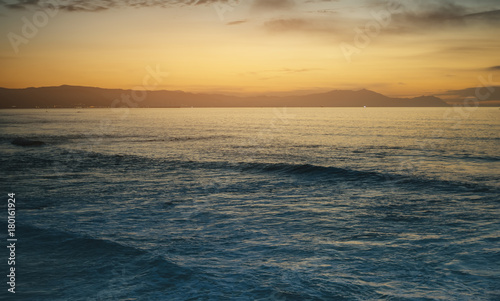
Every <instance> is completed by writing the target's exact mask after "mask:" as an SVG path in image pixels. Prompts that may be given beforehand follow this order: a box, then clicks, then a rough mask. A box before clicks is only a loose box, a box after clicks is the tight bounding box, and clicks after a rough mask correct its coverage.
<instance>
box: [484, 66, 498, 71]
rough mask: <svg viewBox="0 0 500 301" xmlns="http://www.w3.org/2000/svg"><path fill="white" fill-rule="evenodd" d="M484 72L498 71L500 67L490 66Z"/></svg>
mask: <svg viewBox="0 0 500 301" xmlns="http://www.w3.org/2000/svg"><path fill="white" fill-rule="evenodd" d="M486 70H489V71H500V65H499V66H491V67H489V68H486Z"/></svg>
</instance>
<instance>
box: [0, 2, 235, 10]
mask: <svg viewBox="0 0 500 301" xmlns="http://www.w3.org/2000/svg"><path fill="white" fill-rule="evenodd" d="M238 1H239V0H126V1H118V0H89V1H84V0H14V1H10V2H9V3H5V1H0V7H2V6H3V7H6V8H9V9H17V10H24V9H30V8H36V7H39V6H42V7H43V6H52V7H54V6H56V7H57V8H58V9H60V10H65V11H70V12H73V11H86V12H95V11H102V10H108V9H112V8H122V7H136V8H141V7H168V6H172V5H186V6H192V5H205V4H213V3H235V2H238Z"/></svg>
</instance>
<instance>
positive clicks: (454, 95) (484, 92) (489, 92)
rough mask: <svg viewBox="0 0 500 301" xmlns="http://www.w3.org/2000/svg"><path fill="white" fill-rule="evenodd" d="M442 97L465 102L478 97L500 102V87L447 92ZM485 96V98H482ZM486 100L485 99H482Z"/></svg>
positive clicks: (492, 86) (480, 87)
mask: <svg viewBox="0 0 500 301" xmlns="http://www.w3.org/2000/svg"><path fill="white" fill-rule="evenodd" d="M440 95H442V96H448V98H450V99H454V100H463V99H465V98H471V97H478V98H479V99H480V100H489V101H491V100H500V86H494V85H491V86H488V87H482V86H479V87H475V88H467V89H461V90H450V91H446V92H445V93H443V94H440ZM481 96H483V97H481ZM481 98H485V99H481Z"/></svg>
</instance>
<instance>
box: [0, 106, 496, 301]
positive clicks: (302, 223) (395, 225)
mask: <svg viewBox="0 0 500 301" xmlns="http://www.w3.org/2000/svg"><path fill="white" fill-rule="evenodd" d="M450 110H453V109H447V108H432V109H431V108H377V109H375V108H367V109H362V108H321V109H320V108H316V109H312V108H307V109H298V108H294V109H133V110H116V111H113V110H110V109H80V110H77V109H68V110H65V109H57V110H48V111H46V110H3V111H0V126H1V128H0V129H1V132H0V146H1V158H0V161H1V164H2V165H1V166H2V170H1V177H2V183H1V187H2V191H3V193H4V194H6V193H7V192H15V193H16V197H17V204H18V209H17V210H18V212H17V227H18V232H17V235H18V239H19V242H18V249H17V257H18V260H17V268H18V269H17V270H18V274H17V291H18V293H17V294H16V297H18V298H21V299H23V298H24V299H26V300H373V299H387V300H498V299H500V245H499V241H500V225H499V222H498V221H499V217H500V216H499V215H500V210H499V209H500V208H499V207H500V200H499V199H500V198H499V191H500V189H499V184H498V183H499V179H500V175H499V167H500V163H499V162H500V155H499V152H498V149H499V146H500V134H499V133H500V118H499V117H500V111H499V110H498V108H488V109H486V108H484V109H483V108H481V109H476V110H470V111H469V112H468V113H467V114H462V115H457V114H456V113H453V112H452V111H450ZM450 112H451V113H450ZM452 117H453V118H452ZM16 138H24V139H29V140H36V141H42V142H44V145H42V146H38V147H35V146H27V147H22V146H17V145H13V144H12V143H11V142H12V141H13V140H14V139H16ZM2 227H3V229H6V227H7V225H6V222H5V220H4V221H3V222H2ZM2 233H4V234H5V233H6V231H2ZM4 234H2V235H4ZM2 237H5V235H4V236H2ZM4 241H5V239H4ZM6 290H7V286H6V285H4V289H3V292H2V294H3V293H4V292H6Z"/></svg>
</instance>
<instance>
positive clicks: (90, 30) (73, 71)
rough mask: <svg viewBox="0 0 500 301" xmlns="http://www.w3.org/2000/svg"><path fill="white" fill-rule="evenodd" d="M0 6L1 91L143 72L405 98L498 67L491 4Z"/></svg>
mask: <svg viewBox="0 0 500 301" xmlns="http://www.w3.org/2000/svg"><path fill="white" fill-rule="evenodd" d="M5 2H6V3H7V4H4V5H3V6H2V9H1V16H0V18H1V22H2V27H1V29H0V31H1V36H2V37H3V39H4V43H2V44H1V47H0V60H1V64H2V76H1V78H0V86H2V87H7V88H24V87H29V86H57V85H62V84H69V85H81V86H96V87H103V88H127V89H128V88H132V87H135V86H138V85H141V81H142V78H143V77H144V74H146V71H145V67H146V66H148V65H150V66H160V68H161V70H162V71H163V72H167V73H168V74H169V76H168V77H167V79H166V80H165V81H163V82H162V83H161V84H160V85H159V86H157V87H156V89H166V90H184V91H190V92H218V93H228V94H260V93H272V92H285V91H328V90H332V89H360V88H367V89H373V90H376V91H378V92H381V93H386V94H390V95H399V96H411V95H422V94H436V93H437V94H439V93H442V92H445V91H448V90H457V89H464V88H468V87H474V86H477V84H478V77H479V76H481V75H483V76H485V77H486V76H487V75H488V74H489V73H493V74H494V75H495V74H498V69H499V68H498V65H499V64H500V62H499V60H498V51H499V49H500V39H499V38H498V33H499V31H498V28H499V22H498V20H499V19H500V18H499V17H498V16H499V13H498V12H499V11H498V9H500V3H498V1H455V4H453V5H452V4H449V3H448V4H446V3H445V4H437V3H435V2H433V1H428V3H427V4H426V3H424V2H418V4H416V3H414V2H411V1H402V2H399V4H398V3H392V4H390V2H375V1H292V0H282V1H264V0H262V1H259V0H256V1H239V2H237V1H229V2H227V1H222V2H217V1H198V2H199V3H200V4H195V5H193V4H189V3H191V2H195V3H196V1H184V3H178V2H179V1H156V2H154V1H152V2H150V3H149V4H148V5H146V4H143V5H141V4H138V5H132V4H128V3H126V2H118V1H101V2H102V3H100V4H93V2H92V1H90V2H87V3H86V4H78V5H76V4H75V5H73V6H71V1H64V3H63V4H61V5H60V6H57V5H54V3H58V2H57V1H55V2H51V1H48V2H47V3H48V4H40V5H21V4H17V5H16V4H15V3H14V2H16V1H10V2H9V1H5ZM174 2H177V3H174ZM180 2H182V1H180ZM202 2H203V3H204V4H202ZM9 3H10V4H9ZM59 3H62V1H60V2H59ZM68 3H69V4H68ZM106 3H107V4H106ZM44 5H45V6H44ZM106 5H108V6H106ZM391 5H392V6H391ZM46 11H47V12H46ZM49 12H50V13H49ZM43 14H45V15H43ZM44 17H45V19H44ZM24 18H25V19H24ZM26 21H28V23H27V22H26ZM37 24H38V25H41V26H37ZM33 27H34V28H35V31H36V33H35V34H33V30H32V29H33ZM30 30H31V31H30ZM27 33H28V35H27ZM346 47H347V48H346ZM493 78H495V77H493ZM497 81H500V80H497ZM491 84H495V83H491Z"/></svg>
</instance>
